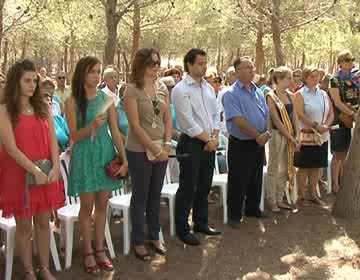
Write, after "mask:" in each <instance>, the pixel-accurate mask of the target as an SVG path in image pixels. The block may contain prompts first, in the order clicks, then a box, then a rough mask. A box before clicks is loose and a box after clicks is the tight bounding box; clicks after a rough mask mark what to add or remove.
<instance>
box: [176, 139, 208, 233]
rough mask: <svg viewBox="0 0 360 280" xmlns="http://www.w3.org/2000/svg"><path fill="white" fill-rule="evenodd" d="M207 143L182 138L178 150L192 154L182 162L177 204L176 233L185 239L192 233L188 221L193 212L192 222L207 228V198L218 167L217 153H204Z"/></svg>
mask: <svg viewBox="0 0 360 280" xmlns="http://www.w3.org/2000/svg"><path fill="white" fill-rule="evenodd" d="M204 146H205V143H204V142H202V141H201V140H198V139H195V138H190V137H189V136H187V135H185V134H182V135H181V137H180V141H179V143H178V145H177V148H176V153H177V154H184V153H188V154H190V157H186V158H179V163H180V176H179V189H178V191H177V193H176V201H175V222H176V231H177V234H178V235H179V236H184V235H186V234H187V233H189V231H190V226H189V223H188V217H189V213H190V210H191V207H192V208H193V212H192V213H193V214H192V215H193V222H194V225H196V226H198V227H205V226H207V225H208V200H207V197H208V194H209V191H210V187H211V183H212V178H213V174H214V167H215V152H205V151H204Z"/></svg>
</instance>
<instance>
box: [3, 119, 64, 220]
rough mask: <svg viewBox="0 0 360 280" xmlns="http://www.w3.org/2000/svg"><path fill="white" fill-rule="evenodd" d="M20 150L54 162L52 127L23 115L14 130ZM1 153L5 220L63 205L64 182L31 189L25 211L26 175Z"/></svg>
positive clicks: (39, 158) (30, 156)
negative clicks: (52, 158) (52, 155)
mask: <svg viewBox="0 0 360 280" xmlns="http://www.w3.org/2000/svg"><path fill="white" fill-rule="evenodd" d="M14 135H15V141H16V145H17V147H18V148H19V149H20V150H21V151H22V152H23V153H24V154H25V155H26V156H27V157H28V158H29V159H30V160H31V161H36V160H41V159H49V160H50V159H51V153H50V134H49V125H48V122H47V121H46V120H41V119H39V118H38V117H36V116H35V115H31V116H27V115H20V116H19V121H18V123H17V125H16V126H15V128H14ZM0 150H1V152H0V209H2V210H3V213H2V215H3V216H4V217H6V218H8V217H12V216H15V217H16V218H30V217H32V216H35V215H37V214H41V213H44V212H47V211H50V210H57V209H58V208H60V207H61V206H63V205H64V201H65V197H64V185H63V182H62V181H60V180H59V181H57V182H55V183H52V184H49V185H44V186H36V187H30V188H29V202H30V203H29V208H25V182H26V171H25V169H23V168H22V167H21V166H20V165H18V164H17V163H16V162H15V160H14V159H13V158H12V157H10V155H9V154H8V153H7V151H6V149H5V147H4V145H2V147H1V149H0Z"/></svg>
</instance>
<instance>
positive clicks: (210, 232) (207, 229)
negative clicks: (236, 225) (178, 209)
mask: <svg viewBox="0 0 360 280" xmlns="http://www.w3.org/2000/svg"><path fill="white" fill-rule="evenodd" d="M194 232H201V233H204V234H206V235H220V234H221V231H218V230H216V229H214V228H212V227H209V226H207V227H196V226H194Z"/></svg>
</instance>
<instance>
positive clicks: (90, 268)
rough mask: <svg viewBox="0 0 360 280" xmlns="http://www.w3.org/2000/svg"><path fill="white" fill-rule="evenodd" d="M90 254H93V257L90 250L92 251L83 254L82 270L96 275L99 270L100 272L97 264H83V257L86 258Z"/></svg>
mask: <svg viewBox="0 0 360 280" xmlns="http://www.w3.org/2000/svg"><path fill="white" fill-rule="evenodd" d="M90 256H93V257H94V253H93V252H92V253H88V254H84V255H83V266H84V271H85V272H86V273H89V274H92V275H97V274H99V272H100V268H99V266H98V265H97V264H95V265H92V266H87V265H86V264H85V259H86V258H87V257H90Z"/></svg>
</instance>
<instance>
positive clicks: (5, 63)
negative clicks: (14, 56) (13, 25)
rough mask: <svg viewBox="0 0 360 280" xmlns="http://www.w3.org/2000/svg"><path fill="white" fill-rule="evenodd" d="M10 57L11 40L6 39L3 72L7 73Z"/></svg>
mask: <svg viewBox="0 0 360 280" xmlns="http://www.w3.org/2000/svg"><path fill="white" fill-rule="evenodd" d="M8 57H9V41H8V40H5V42H4V61H3V64H2V65H1V72H3V73H6V68H7V64H8Z"/></svg>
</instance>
